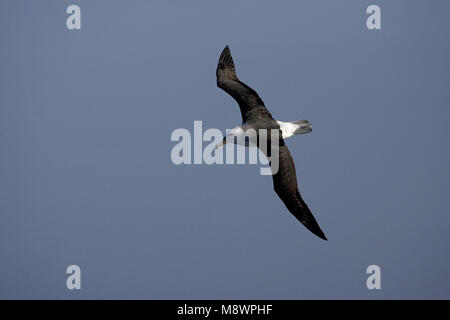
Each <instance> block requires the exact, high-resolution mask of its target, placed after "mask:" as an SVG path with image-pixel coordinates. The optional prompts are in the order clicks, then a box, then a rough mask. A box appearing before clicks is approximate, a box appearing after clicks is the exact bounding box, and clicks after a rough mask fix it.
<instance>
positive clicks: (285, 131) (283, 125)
mask: <svg viewBox="0 0 450 320" xmlns="http://www.w3.org/2000/svg"><path fill="white" fill-rule="evenodd" d="M277 123H278V124H279V125H280V129H281V133H282V137H283V139H286V138H289V137H292V136H293V135H294V134H301V133H308V132H311V131H312V130H311V124H310V123H309V122H308V121H306V120H299V121H293V122H283V121H277Z"/></svg>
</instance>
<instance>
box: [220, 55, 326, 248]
mask: <svg viewBox="0 0 450 320" xmlns="http://www.w3.org/2000/svg"><path fill="white" fill-rule="evenodd" d="M216 76H217V86H218V87H219V88H221V89H222V90H224V91H226V92H227V93H228V94H230V95H231V96H232V97H233V98H234V99H235V100H236V101H237V103H238V104H239V107H240V109H241V114H242V125H240V126H237V127H235V128H233V129H232V130H231V131H230V132H229V134H228V135H227V137H225V138H224V140H223V141H222V143H220V144H219V145H218V146H220V145H222V144H224V143H227V140H228V138H230V137H234V138H238V139H237V140H238V141H244V140H242V139H239V137H242V136H244V135H245V133H246V132H247V130H249V129H252V130H254V132H256V134H257V135H256V137H254V139H253V140H252V141H251V142H252V144H253V145H256V146H258V147H259V142H260V141H259V140H260V138H261V137H260V135H259V132H260V130H261V129H263V130H265V131H266V132H270V131H272V130H276V131H278V137H279V138H278V141H277V142H278V143H277V150H278V162H279V165H278V168H277V171H276V172H274V171H272V172H273V174H272V177H273V184H274V189H275V192H276V193H277V194H278V196H279V197H280V198H281V200H282V201H283V203H284V204H285V205H286V207H287V208H288V210H289V211H290V212H291V213H292V214H293V215H294V216H295V217H296V218H297V219H298V220H299V221H300V222H301V223H302V224H303V225H304V226H305V227H306V228H308V229H309V230H310V231H311V232H313V233H314V234H315V235H317V236H318V237H320V238H322V239H324V240H327V238H326V237H325V234H324V233H323V232H322V230H321V229H320V227H319V225H318V224H317V222H316V220H315V218H314V216H313V215H312V213H311V211H310V210H309V208H308V206H307V205H306V203H305V202H304V201H303V199H302V197H301V196H300V193H299V191H298V186H297V176H296V173H295V166H294V161H293V159H292V156H291V153H290V152H289V149H288V148H287V146H286V145H285V143H284V139H286V138H289V137H291V136H293V135H294V134H301V133H308V132H311V126H310V124H309V122H308V121H306V120H300V121H292V122H283V121H276V120H275V119H274V118H273V117H272V115H271V114H270V112H269V111H268V110H267V108H266V107H265V105H264V102H263V101H262V99H261V98H260V97H259V96H258V94H257V93H256V91H255V90H253V89H252V88H250V87H249V86H247V85H246V84H245V83H243V82H241V81H240V80H239V79H238V78H237V76H236V71H235V66H234V62H233V59H232V57H231V53H230V49H229V47H228V46H227V47H225V49H224V50H223V51H222V54H221V55H220V58H219V63H218V65H217V70H216ZM265 137H267V141H266V144H265V145H270V144H271V141H270V137H271V134H270V133H268V134H267V135H266V136H265ZM233 140H234V139H233ZM233 142H235V141H233ZM239 144H242V143H239ZM244 145H248V144H246V143H244ZM262 151H263V152H264V151H265V150H262ZM266 155H267V154H266Z"/></svg>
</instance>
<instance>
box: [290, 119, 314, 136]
mask: <svg viewBox="0 0 450 320" xmlns="http://www.w3.org/2000/svg"><path fill="white" fill-rule="evenodd" d="M291 123H292V124H294V125H295V126H296V127H297V128H296V129H295V131H294V134H302V133H309V132H311V131H312V128H311V123H309V121H308V120H297V121H292V122H291Z"/></svg>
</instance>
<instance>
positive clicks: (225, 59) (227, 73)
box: [216, 46, 272, 122]
mask: <svg viewBox="0 0 450 320" xmlns="http://www.w3.org/2000/svg"><path fill="white" fill-rule="evenodd" d="M216 76H217V86H218V87H219V88H221V89H222V90H224V91H226V92H227V93H228V94H229V95H231V96H232V97H233V98H234V99H235V100H236V101H237V103H238V104H239V107H240V109H241V114H242V122H246V121H247V120H249V119H252V118H256V117H258V118H261V117H269V118H270V119H272V116H271V115H270V112H269V111H268V110H267V109H266V107H265V106H264V102H263V101H262V100H261V98H260V97H259V96H258V94H257V93H256V91H255V90H253V89H252V88H250V87H249V86H247V85H246V84H245V83H243V82H241V81H240V80H239V79H238V78H237V76H236V70H235V68H234V62H233V58H232V57H231V53H230V48H229V47H228V46H226V47H225V49H223V51H222V54H221V55H220V59H219V63H218V65H217V70H216Z"/></svg>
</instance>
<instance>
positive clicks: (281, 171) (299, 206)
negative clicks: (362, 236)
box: [272, 143, 327, 240]
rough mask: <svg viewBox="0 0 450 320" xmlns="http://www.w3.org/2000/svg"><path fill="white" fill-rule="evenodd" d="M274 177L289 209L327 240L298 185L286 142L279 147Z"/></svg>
mask: <svg viewBox="0 0 450 320" xmlns="http://www.w3.org/2000/svg"><path fill="white" fill-rule="evenodd" d="M272 177H273V186H274V189H275V192H276V193H277V194H278V196H279V197H280V198H281V200H283V202H284V204H285V205H286V207H287V208H288V209H289V211H290V212H291V213H292V214H293V215H294V216H295V217H296V218H297V219H298V220H299V221H300V222H301V223H302V224H303V225H304V226H305V227H306V228H308V230H309V231H311V232H312V233H314V234H315V235H316V236H318V237H319V238H322V239H324V240H327V238H326V237H325V234H324V233H323V231H322V230H321V229H320V227H319V224H318V223H317V221H316V219H315V218H314V216H313V214H312V213H311V211H310V210H309V208H308V206H307V205H306V203H305V201H303V199H302V197H301V196H300V193H299V191H298V186H297V175H296V173H295V166H294V161H293V160H292V156H291V153H290V152H289V149H288V148H287V147H286V145H285V144H284V143H282V144H280V147H279V168H278V172H277V173H276V174H274V175H272Z"/></svg>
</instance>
